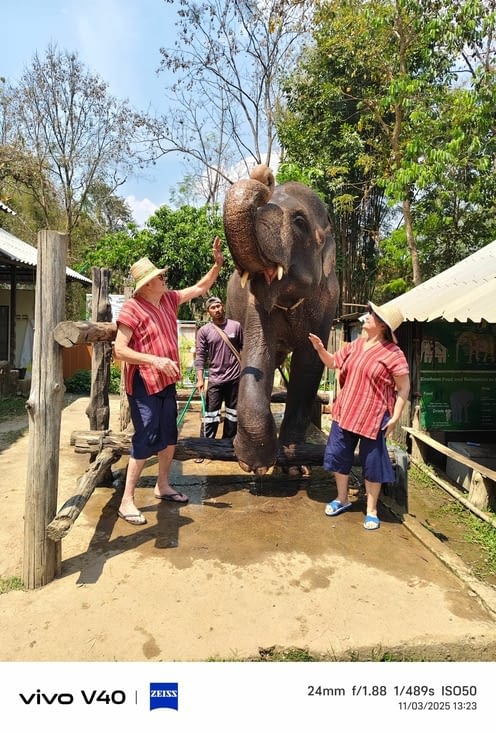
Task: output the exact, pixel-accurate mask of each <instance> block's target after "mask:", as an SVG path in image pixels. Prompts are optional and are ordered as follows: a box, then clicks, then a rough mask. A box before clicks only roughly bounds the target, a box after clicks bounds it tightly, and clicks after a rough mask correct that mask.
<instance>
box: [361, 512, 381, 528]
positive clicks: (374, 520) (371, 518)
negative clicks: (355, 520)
mask: <svg viewBox="0 0 496 733" xmlns="http://www.w3.org/2000/svg"><path fill="white" fill-rule="evenodd" d="M380 526H381V523H380V521H379V517H376V516H375V514H367V515H366V517H365V519H364V520H363V527H364V529H379V527H380Z"/></svg>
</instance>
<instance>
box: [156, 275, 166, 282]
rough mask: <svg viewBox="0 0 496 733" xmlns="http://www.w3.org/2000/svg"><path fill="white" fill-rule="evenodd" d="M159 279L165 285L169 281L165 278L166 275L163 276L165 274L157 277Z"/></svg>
mask: <svg viewBox="0 0 496 733" xmlns="http://www.w3.org/2000/svg"><path fill="white" fill-rule="evenodd" d="M157 277H158V279H159V280H162V282H163V283H164V282H165V281H166V279H167V278H166V277H165V275H163V274H162V275H157Z"/></svg>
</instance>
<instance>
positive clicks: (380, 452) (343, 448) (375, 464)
mask: <svg viewBox="0 0 496 733" xmlns="http://www.w3.org/2000/svg"><path fill="white" fill-rule="evenodd" d="M388 420H389V415H385V417H384V420H383V425H384V424H385V423H386V422H387V421H388ZM358 441H360V446H359V449H358V455H359V458H360V465H361V467H362V475H363V478H364V479H365V480H366V481H371V482H373V483H380V484H383V483H393V482H394V481H395V480H396V473H395V470H394V468H393V464H392V463H391V459H390V457H389V452H388V449H387V446H386V436H385V433H384V430H382V429H381V430H380V431H379V435H378V436H377V438H375V439H372V438H364V437H363V436H361V435H358V434H357V433H351V432H350V431H349V430H343V429H342V428H341V427H340V426H339V425H338V423H337V422H333V423H332V427H331V432H330V434H329V438H328V440H327V445H326V448H325V452H324V468H325V469H326V471H335V472H336V473H342V474H345V475H348V474H349V473H350V471H351V468H352V466H353V457H354V454H355V448H356V447H357V444H358Z"/></svg>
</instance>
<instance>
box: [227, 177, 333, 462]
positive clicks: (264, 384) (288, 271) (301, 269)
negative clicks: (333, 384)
mask: <svg viewBox="0 0 496 733" xmlns="http://www.w3.org/2000/svg"><path fill="white" fill-rule="evenodd" d="M224 229H225V233H226V241H227V244H228V247H229V250H230V252H231V254H232V256H233V259H234V263H235V265H236V271H235V272H234V273H233V275H232V276H231V278H230V281H229V284H228V289H227V300H226V311H227V314H228V316H229V317H230V318H234V319H236V320H237V321H240V323H241V324H242V326H243V329H244V346H243V351H242V360H241V379H240V385H239V396H238V431H237V435H236V438H235V440H234V452H235V454H236V457H237V459H238V462H239V465H240V466H241V468H242V469H243V470H245V471H247V472H251V471H253V472H254V473H255V474H256V475H263V474H265V473H266V472H267V470H268V469H269V468H270V467H271V466H273V465H274V463H275V461H276V458H277V451H278V437H277V430H276V425H275V422H274V418H273V416H272V413H271V409H270V398H271V393H272V386H273V381H274V372H275V369H276V368H277V367H278V366H280V365H281V364H282V363H283V361H284V358H285V357H286V356H287V355H288V354H289V353H290V352H292V357H291V373H290V378H289V385H288V389H287V400H286V408H285V413H284V419H283V422H282V425H281V428H280V431H279V442H280V443H281V444H282V445H283V446H287V447H289V448H290V447H291V446H292V445H294V444H296V443H301V442H304V440H305V434H306V431H307V428H308V425H309V423H310V419H311V414H312V409H313V406H314V401H315V397H316V394H317V390H318V387H319V383H320V380H321V378H322V373H323V364H322V362H321V361H320V359H319V357H318V355H317V352H316V351H315V349H314V348H313V346H312V345H311V343H310V341H309V339H308V334H309V332H312V333H315V334H317V335H318V336H320V338H321V339H322V341H323V342H324V343H325V344H326V343H327V341H328V337H329V331H330V328H331V324H332V321H333V318H334V314H335V310H336V305H337V301H338V295H339V286H338V281H337V278H336V274H335V257H336V251H335V241H334V236H333V232H332V229H331V224H330V221H329V216H328V213H327V210H326V208H325V206H324V205H323V203H322V201H321V200H320V198H319V197H318V196H317V194H315V193H314V192H313V191H312V190H311V189H309V188H308V187H307V186H304V185H302V184H300V183H285V184H283V185H281V186H274V178H273V175H272V173H271V171H270V169H269V168H267V166H264V165H261V166H257V167H256V168H255V169H254V170H253V171H252V173H251V176H250V178H249V179H246V180H242V181H238V182H237V183H235V184H234V185H233V186H232V187H231V188H230V189H229V191H228V192H227V194H226V198H225V202H224ZM243 273H245V277H246V274H248V276H249V279H248V281H247V282H246V284H245V285H244V286H243V279H242V274H243ZM278 278H280V279H278ZM302 470H303V467H302Z"/></svg>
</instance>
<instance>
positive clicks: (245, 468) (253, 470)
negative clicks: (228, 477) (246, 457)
mask: <svg viewBox="0 0 496 733" xmlns="http://www.w3.org/2000/svg"><path fill="white" fill-rule="evenodd" d="M238 464H239V467H240V468H241V469H242V470H243V471H245V472H246V473H254V474H255V476H265V474H266V473H267V471H268V470H269V468H270V466H258V468H252V467H251V466H249V465H248V464H247V463H245V462H244V461H238Z"/></svg>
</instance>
